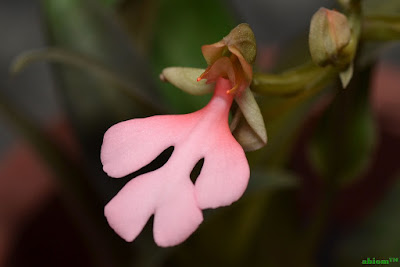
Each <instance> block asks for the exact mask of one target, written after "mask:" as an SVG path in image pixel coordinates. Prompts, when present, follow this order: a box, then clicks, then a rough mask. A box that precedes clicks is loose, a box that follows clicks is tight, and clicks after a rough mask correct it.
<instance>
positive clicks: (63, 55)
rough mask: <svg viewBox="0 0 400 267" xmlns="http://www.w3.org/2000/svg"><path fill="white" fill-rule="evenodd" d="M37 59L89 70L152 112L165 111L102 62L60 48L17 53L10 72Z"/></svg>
mask: <svg viewBox="0 0 400 267" xmlns="http://www.w3.org/2000/svg"><path fill="white" fill-rule="evenodd" d="M38 61H50V62H56V63H62V64H66V65H70V66H73V67H77V68H81V69H83V70H87V71H90V72H92V73H93V74H94V75H96V76H97V77H98V78H99V79H103V80H104V81H106V82H107V83H109V84H110V85H115V86H116V88H117V89H118V90H120V91H121V93H123V94H124V95H126V96H127V97H128V98H130V99H132V101H134V102H136V103H139V104H140V105H142V106H143V107H145V108H147V109H149V110H151V111H152V112H154V113H159V114H163V113H166V112H167V109H166V108H165V107H163V106H162V104H160V103H155V102H154V100H152V99H151V98H150V97H148V96H147V95H145V94H143V93H142V92H141V91H140V90H138V89H137V87H136V86H134V85H133V82H132V81H130V80H129V79H127V78H125V77H122V76H120V75H119V74H117V73H116V72H114V71H113V70H112V69H110V68H109V67H107V66H106V65H104V64H103V63H102V62H100V61H98V60H95V59H93V58H91V57H88V56H86V55H83V54H80V53H76V52H72V51H68V50H65V49H61V48H46V49H40V50H32V51H27V52H25V53H23V54H21V55H19V56H18V57H17V58H16V59H15V60H14V61H13V63H12V65H11V70H10V71H11V74H12V75H16V74H17V73H19V72H21V71H22V70H23V69H24V68H25V67H27V66H28V65H30V64H32V63H34V62H38Z"/></svg>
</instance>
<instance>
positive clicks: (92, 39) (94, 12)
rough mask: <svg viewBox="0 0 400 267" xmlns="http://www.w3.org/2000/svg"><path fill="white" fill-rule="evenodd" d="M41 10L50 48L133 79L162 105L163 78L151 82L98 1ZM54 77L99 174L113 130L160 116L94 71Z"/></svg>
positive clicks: (63, 69) (57, 71)
mask: <svg viewBox="0 0 400 267" xmlns="http://www.w3.org/2000/svg"><path fill="white" fill-rule="evenodd" d="M42 9H43V12H42V14H43V16H44V21H45V23H46V24H45V25H46V27H47V34H48V40H49V41H48V42H49V44H50V45H51V46H53V47H59V48H63V49H65V50H68V51H72V52H74V53H78V54H83V55H86V56H87V57H88V58H92V59H94V60H96V61H99V62H102V64H104V65H106V66H108V68H110V69H112V70H113V71H114V72H116V73H119V74H120V75H121V76H123V77H130V81H131V82H132V84H133V87H134V88H135V91H137V92H141V93H142V94H144V95H147V98H148V99H151V100H152V101H153V103H154V104H155V105H158V104H157V103H159V100H158V99H159V98H158V93H157V91H156V90H157V89H156V86H155V84H154V82H153V81H154V80H155V79H156V78H157V77H158V76H155V77H152V76H151V74H150V71H149V68H148V64H146V62H145V61H144V59H143V58H141V57H140V56H139V54H138V53H136V52H135V50H133V48H132V46H131V43H130V41H129V39H128V38H127V37H126V36H125V35H124V34H123V33H122V32H121V29H119V28H118V25H117V24H116V23H115V21H114V20H113V17H112V15H111V14H109V13H107V10H106V9H104V8H103V7H102V6H101V5H99V4H98V3H97V2H96V1H87V0H43V1H42ZM54 75H55V82H56V84H57V89H59V92H58V93H59V94H58V95H59V96H60V97H61V101H62V104H64V105H65V107H66V111H67V114H68V115H69V117H70V118H71V119H72V124H73V126H75V129H76V131H77V133H78V137H79V139H80V141H81V143H82V144H83V146H84V149H85V152H86V153H87V156H89V157H88V158H89V159H93V164H95V165H96V167H95V168H96V169H97V168H99V170H101V164H100V163H99V162H100V161H99V160H98V153H99V147H100V146H101V142H102V138H103V134H104V132H105V131H106V130H107V128H108V127H110V126H111V125H112V124H114V123H116V122H118V121H121V120H126V119H130V118H134V117H139V116H140V117H142V116H145V115H150V114H154V113H155V111H154V110H152V109H144V108H143V106H140V105H139V104H138V103H137V102H136V103H135V102H134V101H132V99H130V98H127V97H126V96H125V95H124V94H121V92H120V91H118V90H116V87H115V85H113V84H110V83H107V82H106V83H105V82H104V79H101V78H99V77H98V76H96V75H93V71H92V70H90V69H88V70H86V71H85V70H82V69H77V68H71V67H70V66H65V65H62V64H61V65H57V66H55V68H54ZM103 75H104V74H103ZM96 184H97V183H96Z"/></svg>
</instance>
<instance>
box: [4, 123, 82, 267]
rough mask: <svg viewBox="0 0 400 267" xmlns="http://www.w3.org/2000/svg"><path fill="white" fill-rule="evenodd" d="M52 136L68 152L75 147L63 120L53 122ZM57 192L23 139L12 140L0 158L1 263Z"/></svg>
mask: <svg viewBox="0 0 400 267" xmlns="http://www.w3.org/2000/svg"><path fill="white" fill-rule="evenodd" d="M48 133H49V134H50V136H51V137H54V138H55V140H56V141H57V142H58V143H59V144H60V145H61V147H62V148H63V149H65V151H66V152H67V153H69V154H71V155H76V154H77V152H78V146H77V143H76V142H75V140H74V138H73V137H72V136H73V135H72V134H71V129H70V127H69V125H68V124H67V123H66V122H65V120H62V119H61V120H58V121H55V122H53V123H52V125H51V127H50V128H49V130H48ZM56 191H57V186H56V183H55V178H54V175H53V174H52V173H51V170H50V169H49V167H48V166H47V165H46V163H45V162H43V161H42V159H41V158H40V157H39V156H38V154H37V152H36V151H35V150H34V149H33V148H32V147H31V146H30V145H29V144H28V143H26V142H25V141H24V140H20V141H17V142H15V144H13V145H11V147H10V149H9V150H8V152H7V153H5V154H4V156H3V157H2V158H1V161H0V266H4V264H5V261H6V259H7V255H8V254H9V253H11V252H12V249H13V246H14V245H15V242H16V240H18V238H19V234H20V233H21V230H22V229H23V228H24V227H25V226H26V225H27V224H29V222H30V220H31V219H32V218H33V217H34V216H35V215H36V213H37V212H38V211H39V210H40V208H41V207H42V205H44V204H45V203H46V201H48V200H49V199H50V196H52V194H55V193H56Z"/></svg>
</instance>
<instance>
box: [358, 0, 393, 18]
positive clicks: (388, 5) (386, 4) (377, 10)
mask: <svg viewBox="0 0 400 267" xmlns="http://www.w3.org/2000/svg"><path fill="white" fill-rule="evenodd" d="M361 3H362V5H363V10H364V12H365V13H366V14H367V15H377V14H384V15H398V14H399V13H400V1H398V0H379V1H376V0H363V1H361Z"/></svg>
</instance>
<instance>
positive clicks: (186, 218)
mask: <svg viewBox="0 0 400 267" xmlns="http://www.w3.org/2000/svg"><path fill="white" fill-rule="evenodd" d="M184 178H185V179H181V180H180V181H179V182H177V183H175V184H174V186H173V191H170V192H169V193H168V198H167V199H165V201H163V203H161V206H160V207H158V208H157V210H156V213H155V216H154V230H153V234H154V240H155V242H156V243H157V245H159V246H160V247H169V246H175V245H178V244H180V243H182V242H183V241H185V240H186V239H187V238H188V237H189V236H190V235H191V234H192V233H193V232H194V231H195V230H196V229H197V228H198V227H199V225H200V223H201V222H202V221H203V214H202V212H201V210H200V209H199V207H198V206H197V203H196V198H195V193H194V186H193V184H192V182H191V181H190V179H188V178H187V177H184ZM171 189H172V188H171Z"/></svg>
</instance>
